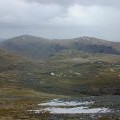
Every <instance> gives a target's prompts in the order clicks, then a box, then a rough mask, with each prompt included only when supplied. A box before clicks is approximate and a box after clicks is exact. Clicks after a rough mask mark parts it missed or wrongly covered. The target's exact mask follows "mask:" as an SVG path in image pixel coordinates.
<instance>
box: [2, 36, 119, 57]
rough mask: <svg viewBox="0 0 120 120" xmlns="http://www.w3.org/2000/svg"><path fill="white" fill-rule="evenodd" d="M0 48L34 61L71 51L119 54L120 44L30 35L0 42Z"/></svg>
mask: <svg viewBox="0 0 120 120" xmlns="http://www.w3.org/2000/svg"><path fill="white" fill-rule="evenodd" d="M0 48H4V49H6V50H9V51H11V52H14V53H18V54H20V55H24V56H27V57H31V58H35V59H39V58H46V57H49V56H54V55H56V54H57V53H60V52H63V51H72V50H76V51H82V52H86V53H104V54H116V55H119V54H120V43H117V42H110V41H105V40H101V39H97V38H93V37H80V38H75V39H66V40H49V39H45V38H41V37H35V36H31V35H22V36H18V37H14V38H11V39H8V40H5V41H3V42H1V44H0Z"/></svg>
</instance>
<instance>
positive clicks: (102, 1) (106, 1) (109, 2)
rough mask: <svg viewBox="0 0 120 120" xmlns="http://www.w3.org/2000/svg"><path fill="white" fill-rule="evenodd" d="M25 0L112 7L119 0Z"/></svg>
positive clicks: (118, 3) (118, 2) (119, 4)
mask: <svg viewBox="0 0 120 120" xmlns="http://www.w3.org/2000/svg"><path fill="white" fill-rule="evenodd" d="M24 1H27V2H37V3H42V4H58V5H62V6H64V5H67V6H69V5H73V4H80V5H100V6H112V7H119V6H120V1H119V0H24Z"/></svg>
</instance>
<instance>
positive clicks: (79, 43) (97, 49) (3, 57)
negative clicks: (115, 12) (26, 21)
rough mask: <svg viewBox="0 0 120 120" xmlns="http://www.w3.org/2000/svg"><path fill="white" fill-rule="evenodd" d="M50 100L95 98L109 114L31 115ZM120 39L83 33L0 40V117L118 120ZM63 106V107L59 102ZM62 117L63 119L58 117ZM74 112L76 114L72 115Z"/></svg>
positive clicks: (98, 106)
mask: <svg viewBox="0 0 120 120" xmlns="http://www.w3.org/2000/svg"><path fill="white" fill-rule="evenodd" d="M52 99H67V100H68V101H70V100H71V99H72V101H73V99H75V100H74V101H76V99H77V100H78V101H80V100H81V99H82V100H83V101H92V100H93V101H94V104H92V106H90V107H92V108H94V109H95V108H101V107H103V108H109V109H111V110H113V111H112V112H110V113H111V114H110V113H97V114H78V113H77V114H75V115H72V114H71V115H62V114H60V115H59V114H57V115H56V114H55V115H53V114H50V113H49V112H45V113H42V112H41V113H39V114H35V113H34V112H32V113H31V112H28V110H35V109H37V108H38V104H41V103H45V102H47V101H49V100H52ZM119 101H120V43H115V42H109V41H105V40H100V39H97V38H96V39H95V38H89V37H83V38H79V39H78V38H77V39H73V40H47V39H45V38H39V37H34V36H28V35H24V36H18V37H15V38H11V39H8V40H5V41H2V42H1V43H0V119H1V120H2V119H3V120H7V119H9V120H14V119H15V120H19V119H26V120H29V119H31V120H39V119H41V120H43V119H44V120H47V119H48V120H55V119H56V120H59V119H63V120H64V119H68V120H74V119H75V120H76V119H79V118H80V116H82V117H81V118H83V120H84V119H85V117H86V116H89V117H88V118H89V119H92V118H91V115H94V116H95V119H96V120H97V119H98V120H99V119H100V120H102V119H103V120H104V118H105V120H109V119H111V118H113V120H116V119H119V118H120V117H119V113H120V102H119ZM62 107H63V106H62ZM92 108H91V109H92ZM63 116H64V118H63ZM74 116H75V117H74Z"/></svg>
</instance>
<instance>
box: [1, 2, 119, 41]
mask: <svg viewBox="0 0 120 120" xmlns="http://www.w3.org/2000/svg"><path fill="white" fill-rule="evenodd" d="M21 34H31V35H36V36H41V37H47V38H51V39H53V38H59V39H62V38H74V37H80V36H93V37H98V38H103V39H107V40H113V41H120V0H0V38H9V37H13V36H17V35H21Z"/></svg>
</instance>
